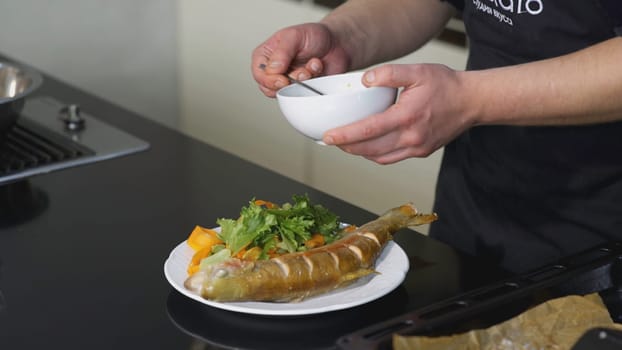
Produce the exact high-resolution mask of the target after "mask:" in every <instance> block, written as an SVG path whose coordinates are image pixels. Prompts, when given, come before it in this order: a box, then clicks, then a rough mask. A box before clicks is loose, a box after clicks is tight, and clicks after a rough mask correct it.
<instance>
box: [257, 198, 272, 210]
mask: <svg viewBox="0 0 622 350" xmlns="http://www.w3.org/2000/svg"><path fill="white" fill-rule="evenodd" d="M255 204H256V205H259V206H262V205H263V206H265V207H266V208H268V209H272V208H275V207H276V204H274V203H272V202H268V201H264V200H262V199H257V200H255Z"/></svg>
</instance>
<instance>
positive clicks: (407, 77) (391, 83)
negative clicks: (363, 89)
mask: <svg viewBox="0 0 622 350" xmlns="http://www.w3.org/2000/svg"><path fill="white" fill-rule="evenodd" d="M410 66H412V65H405V64H385V65H382V66H379V67H376V68H373V69H370V70H368V71H367V72H365V74H363V85H365V86H368V87H371V86H387V87H394V88H401V87H404V86H408V85H412V84H413V83H414V82H415V81H413V80H416V77H414V76H413V74H412V67H410Z"/></svg>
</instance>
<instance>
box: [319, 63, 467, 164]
mask: <svg viewBox="0 0 622 350" xmlns="http://www.w3.org/2000/svg"><path fill="white" fill-rule="evenodd" d="M460 78H461V72H459V71H454V70H451V69H450V68H448V67H446V66H443V65H438V64H410V65H395V64H388V65H383V66H380V67H377V68H375V69H371V70H369V71H367V72H366V73H365V75H364V76H363V83H364V84H365V85H367V86H390V87H396V88H400V87H403V88H404V89H403V90H402V92H401V93H400V96H399V99H398V101H397V103H395V104H394V105H392V106H391V107H389V108H388V109H387V110H386V111H384V112H382V113H379V114H374V115H371V116H369V117H368V118H365V119H363V120H361V121H358V122H355V123H352V124H350V125H347V126H343V127H339V128H335V129H331V130H328V131H327V132H326V133H325V134H324V139H323V141H324V142H325V143H326V144H329V145H336V146H338V147H339V148H341V149H342V150H344V151H345V152H348V153H351V154H354V155H360V156H363V157H365V158H367V159H369V160H372V161H374V162H376V163H379V164H390V163H395V162H398V161H400V160H403V159H406V158H410V157H427V156H428V155H430V154H432V153H433V152H434V151H436V150H438V149H439V148H441V147H443V146H444V145H445V144H447V143H448V142H449V141H451V140H452V139H453V138H455V137H456V136H458V135H459V134H460V133H462V132H463V131H464V130H466V129H467V128H469V127H470V126H471V125H472V124H473V122H471V120H470V119H471V118H467V117H466V115H465V114H464V108H463V106H464V102H465V101H461V97H462V95H464V94H461V90H460V85H461V80H460Z"/></svg>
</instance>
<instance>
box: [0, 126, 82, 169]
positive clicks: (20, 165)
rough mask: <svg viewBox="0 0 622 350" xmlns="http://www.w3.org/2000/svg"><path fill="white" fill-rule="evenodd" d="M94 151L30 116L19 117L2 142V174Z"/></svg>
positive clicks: (69, 158)
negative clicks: (36, 121) (57, 133)
mask: <svg viewBox="0 0 622 350" xmlns="http://www.w3.org/2000/svg"><path fill="white" fill-rule="evenodd" d="M91 154H93V151H91V150H89V149H88V148H86V147H84V146H82V145H79V144H77V143H75V142H72V141H71V140H68V139H66V138H63V137H61V136H58V135H56V134H54V133H52V132H50V131H48V130H46V129H43V128H41V127H39V126H37V125H36V124H34V123H32V122H30V121H28V120H19V121H18V123H16V124H15V125H14V126H13V128H11V130H9V131H8V132H7V134H5V135H4V139H3V141H2V143H1V144H0V176H3V175H11V174H14V173H17V172H21V171H24V170H28V169H31V168H35V167H39V166H42V165H49V164H53V163H57V162H65V161H69V160H73V159H77V158H80V157H83V156H86V155H91Z"/></svg>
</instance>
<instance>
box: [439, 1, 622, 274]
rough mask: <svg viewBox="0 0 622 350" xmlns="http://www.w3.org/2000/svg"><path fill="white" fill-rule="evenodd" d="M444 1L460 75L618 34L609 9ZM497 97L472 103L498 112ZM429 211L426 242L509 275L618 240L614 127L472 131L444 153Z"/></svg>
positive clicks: (619, 130) (605, 4)
mask: <svg viewBox="0 0 622 350" xmlns="http://www.w3.org/2000/svg"><path fill="white" fill-rule="evenodd" d="M449 1H450V2H451V3H452V4H454V5H455V6H456V7H457V8H458V9H460V10H461V12H462V19H463V21H464V23H465V28H466V32H467V36H468V38H469V58H468V63H467V69H469V70H479V69H486V68H492V67H501V66H507V65H514V64H520V63H526V62H531V61H536V60H541V59H546V58H551V57H557V56H560V55H564V54H568V53H571V52H574V51H577V50H581V49H583V48H586V47H588V46H591V45H594V44H596V43H599V42H602V41H605V40H607V39H610V38H613V37H614V36H616V35H617V33H619V32H621V30H620V28H621V23H622V1H619V0H602V1H596V0H589V1H588V0H581V1H570V0H466V1H459V0H449ZM620 62H621V66H620V67H617V68H618V69H622V57H621V58H620ZM594 64H597V63H596V62H595V63H594ZM615 68H616V67H614V69H615ZM524 79H530V77H529V76H525V77H524ZM504 93H505V92H504V91H497V92H495V94H494V95H492V96H480V98H484V99H489V100H490V103H503V102H502V101H503V95H504ZM620 98H622V96H620ZM524 103H525V104H529V103H531V101H524ZM435 211H437V212H438V214H439V217H440V219H439V220H438V221H437V222H435V223H434V224H433V225H432V226H431V229H430V235H431V236H432V237H434V238H437V239H439V240H441V241H444V242H446V243H448V244H450V245H452V246H453V247H456V248H458V249H460V250H463V251H464V252H467V253H470V254H472V255H478V256H484V257H487V258H488V259H492V260H495V261H497V262H498V263H499V264H500V265H501V266H503V267H505V268H506V269H508V270H510V271H514V272H525V271H527V270H530V269H533V268H536V267H539V266H542V265H544V264H547V263H550V262H553V261H555V260H557V259H559V258H560V257H562V256H566V255H569V254H571V253H574V252H578V251H581V250H584V249H586V248H589V247H591V246H594V245H597V244H599V243H602V242H604V241H610V240H622V122H610V123H603V124H596V125H588V126H555V127H522V126H503V125H495V126H477V127H473V128H471V129H470V130H468V131H466V132H465V133H463V134H462V135H460V136H459V137H458V138H456V139H455V140H454V141H453V142H451V143H449V144H448V145H447V146H446V147H445V148H444V153H443V160H442V164H441V169H440V173H439V178H438V182H437V189H436V199H435Z"/></svg>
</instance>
